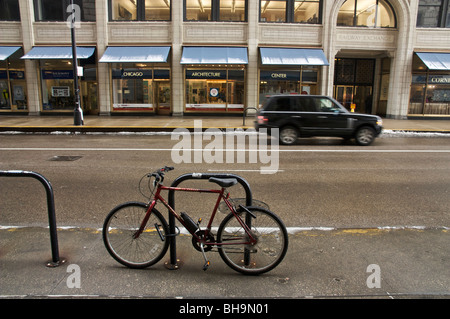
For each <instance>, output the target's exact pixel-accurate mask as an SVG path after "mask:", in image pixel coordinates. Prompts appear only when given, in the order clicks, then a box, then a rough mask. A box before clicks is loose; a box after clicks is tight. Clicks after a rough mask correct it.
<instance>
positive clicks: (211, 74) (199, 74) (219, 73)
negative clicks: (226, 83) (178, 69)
mask: <svg viewBox="0 0 450 319" xmlns="http://www.w3.org/2000/svg"><path fill="white" fill-rule="evenodd" d="M226 78H227V71H226V70H186V79H219V80H225V79H226Z"/></svg>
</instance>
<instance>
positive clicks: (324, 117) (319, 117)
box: [317, 115, 328, 119]
mask: <svg viewBox="0 0 450 319" xmlns="http://www.w3.org/2000/svg"><path fill="white" fill-rule="evenodd" d="M317 118H318V119H327V118H328V116H325V115H322V116H318V117H317Z"/></svg>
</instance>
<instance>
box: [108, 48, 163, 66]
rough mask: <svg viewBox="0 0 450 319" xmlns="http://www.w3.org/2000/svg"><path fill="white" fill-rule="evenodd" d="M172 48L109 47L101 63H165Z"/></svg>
mask: <svg viewBox="0 0 450 319" xmlns="http://www.w3.org/2000/svg"><path fill="white" fill-rule="evenodd" d="M169 51H170V47H107V48H106V51H105V53H104V54H103V56H102V57H101V59H100V60H99V62H109V63H114V62H116V63H120V62H125V63H126V62H148V63H165V62H167V59H168V57H169Z"/></svg>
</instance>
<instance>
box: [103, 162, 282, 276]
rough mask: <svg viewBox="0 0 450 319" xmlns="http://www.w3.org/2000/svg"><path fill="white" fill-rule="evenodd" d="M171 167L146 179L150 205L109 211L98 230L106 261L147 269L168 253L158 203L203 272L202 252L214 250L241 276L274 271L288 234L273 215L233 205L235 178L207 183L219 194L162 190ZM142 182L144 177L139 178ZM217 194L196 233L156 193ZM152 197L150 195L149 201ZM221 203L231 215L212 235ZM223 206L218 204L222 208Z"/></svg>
mask: <svg viewBox="0 0 450 319" xmlns="http://www.w3.org/2000/svg"><path fill="white" fill-rule="evenodd" d="M171 170H173V167H167V166H166V167H164V168H161V169H158V170H156V171H155V172H153V173H150V174H146V177H148V178H150V179H151V178H154V180H153V188H152V187H151V185H152V184H151V182H150V180H149V183H148V185H149V188H150V192H151V195H150V201H149V202H148V203H142V202H127V203H124V204H121V205H119V206H117V207H116V208H114V209H113V210H112V211H111V212H110V213H109V214H108V216H107V217H106V219H105V222H104V224H103V241H104V243H105V246H106V249H107V250H108V252H109V253H110V255H111V256H112V257H113V258H114V259H115V260H117V261H118V262H119V263H121V264H123V265H125V266H127V267H130V268H145V267H149V266H151V265H153V264H155V263H157V262H158V261H160V260H161V258H163V256H164V255H165V254H166V252H167V249H168V247H169V241H168V240H167V237H168V236H175V235H178V234H179V233H180V231H179V229H178V228H177V229H178V233H177V234H170V233H169V226H168V224H167V222H166V220H165V219H164V217H163V216H162V214H161V213H160V212H159V211H158V210H157V209H156V207H155V206H156V204H157V203H158V202H161V203H162V204H163V205H164V206H165V207H166V208H167V209H168V210H169V213H170V214H173V215H174V217H175V218H176V219H177V220H178V221H179V222H180V223H181V224H182V225H183V226H184V227H185V228H186V229H187V231H188V232H189V233H190V234H191V235H192V244H193V246H194V248H195V249H196V250H198V251H200V252H201V253H202V255H203V258H204V260H205V264H204V267H203V270H206V269H207V268H208V267H209V265H210V262H209V260H208V259H207V258H206V254H205V252H208V251H211V250H212V249H213V247H217V250H218V252H219V254H220V256H221V257H222V259H223V261H224V262H225V263H226V264H227V265H228V266H230V267H231V268H232V269H234V270H236V271H238V272H241V273H243V274H252V275H256V274H261V273H264V272H267V271H269V270H272V269H273V268H275V267H276V266H277V265H278V264H279V263H280V262H281V261H282V260H283V258H284V256H285V255H286V252H287V248H288V234H287V230H286V227H285V225H284V223H283V222H282V221H281V219H280V218H279V217H278V216H276V215H275V214H274V213H273V212H271V211H269V210H267V209H265V208H262V207H256V206H243V205H240V204H235V202H233V200H232V199H231V198H230V194H229V192H228V191H227V188H229V187H231V186H233V185H235V184H237V180H236V179H235V178H215V177H210V178H209V181H210V182H212V183H215V184H217V185H219V186H220V189H198V188H180V187H167V186H164V185H163V181H164V174H165V173H166V172H168V171H171ZM144 177H145V176H144ZM163 190H167V191H181V192H199V193H216V194H218V198H217V201H216V204H215V206H214V209H213V211H212V214H211V217H210V219H209V222H208V225H206V227H205V228H201V227H200V223H201V219H199V220H198V221H197V222H194V221H193V220H192V218H191V217H190V216H189V215H187V214H186V213H183V212H181V213H177V212H176V211H175V210H174V209H173V208H172V207H171V206H170V205H169V204H168V203H167V201H166V200H165V199H164V198H163V197H162V196H161V191H163ZM153 194H154V195H153ZM221 202H223V203H225V207H226V208H227V209H228V210H229V211H230V213H229V214H228V215H227V216H226V217H225V218H224V219H223V221H222V222H221V223H220V226H219V228H218V229H217V232H215V230H214V229H213V228H212V223H213V220H214V218H215V216H216V213H217V211H218V208H219V205H220V204H221ZM222 205H223V204H222Z"/></svg>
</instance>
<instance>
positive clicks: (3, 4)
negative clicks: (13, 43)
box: [0, 0, 20, 21]
mask: <svg viewBox="0 0 450 319" xmlns="http://www.w3.org/2000/svg"><path fill="white" fill-rule="evenodd" d="M0 21H20V11H19V0H0Z"/></svg>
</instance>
